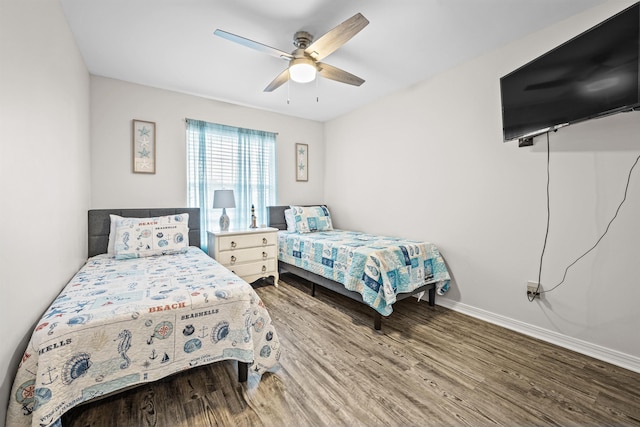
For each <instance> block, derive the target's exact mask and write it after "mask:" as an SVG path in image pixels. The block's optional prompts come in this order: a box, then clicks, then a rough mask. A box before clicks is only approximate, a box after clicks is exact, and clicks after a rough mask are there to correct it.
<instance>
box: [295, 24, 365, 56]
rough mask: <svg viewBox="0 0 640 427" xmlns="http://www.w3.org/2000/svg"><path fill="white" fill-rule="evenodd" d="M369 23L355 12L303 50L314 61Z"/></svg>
mask: <svg viewBox="0 0 640 427" xmlns="http://www.w3.org/2000/svg"><path fill="white" fill-rule="evenodd" d="M368 24H369V21H368V20H367V18H365V17H364V16H362V14H360V13H356V14H355V15H353V16H352V17H351V18H349V19H347V20H346V21H344V22H343V23H342V24H340V25H338V26H337V27H335V28H334V29H332V30H329V31H328V32H327V33H325V34H324V35H323V36H322V37H320V38H319V39H318V40H316V41H315V42H313V43H311V45H310V46H309V47H307V48H306V49H305V50H304V51H305V53H307V54H308V55H310V56H311V57H312V58H313V59H315V60H316V61H319V60H321V59H322V58H325V57H327V56H329V55H331V54H332V53H333V52H334V51H335V50H336V49H338V48H339V47H340V46H342V45H343V44H345V43H346V42H348V41H349V40H351V38H352V37H353V36H355V35H356V34H358V33H359V32H360V30H362V29H363V28H364V27H366V26H367V25H368Z"/></svg>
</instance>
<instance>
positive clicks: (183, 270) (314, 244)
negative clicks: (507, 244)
mask: <svg viewBox="0 0 640 427" xmlns="http://www.w3.org/2000/svg"><path fill="white" fill-rule="evenodd" d="M268 222H269V226H271V227H275V228H278V229H279V230H281V231H279V233H278V235H279V236H278V242H279V249H278V251H279V253H278V258H279V266H280V268H281V269H282V270H286V271H289V272H291V273H293V274H296V275H298V276H301V277H303V278H305V279H307V280H309V281H311V282H312V284H313V285H312V293H315V286H316V285H320V286H323V287H326V288H329V289H331V290H333V291H335V292H338V293H340V294H342V295H346V296H348V297H350V298H353V299H355V300H358V301H360V302H362V303H364V304H367V305H368V306H370V307H372V309H373V310H374V314H375V318H374V327H375V329H377V330H379V329H380V328H381V319H382V316H388V315H389V314H391V312H392V311H393V309H392V304H393V303H395V302H396V301H399V300H401V299H404V298H407V297H410V296H412V295H420V296H421V295H422V294H423V293H425V292H428V294H429V304H430V305H434V303H435V296H436V294H443V293H444V292H446V290H447V289H448V287H449V280H450V278H449V274H448V272H447V269H446V266H445V264H444V261H443V259H442V256H441V255H440V253H439V251H438V249H437V248H436V247H435V245H433V244H431V243H427V242H418V241H413V240H406V239H398V238H391V237H383V236H375V235H371V234H365V233H356V232H349V231H343V230H334V229H333V226H332V221H331V216H330V214H329V211H328V209H327V208H326V206H322V205H318V206H311V207H310V206H305V207H303V206H271V207H269V209H268ZM88 225H89V233H88V234H89V242H88V256H89V258H88V260H87V262H86V264H85V265H84V266H83V267H82V268H81V269H80V271H78V273H77V274H76V275H75V276H74V277H73V278H72V279H71V280H70V281H69V283H68V284H67V285H66V287H65V288H64V289H63V290H62V292H61V293H60V294H59V295H58V297H57V298H56V299H55V300H54V301H53V302H52V304H51V305H50V307H49V308H48V309H47V310H46V312H45V313H44V315H43V316H42V318H41V319H40V321H39V322H38V323H37V326H36V327H35V330H34V331H33V334H32V336H31V340H30V341H29V344H28V345H27V349H26V351H25V353H24V355H23V358H22V361H21V363H20V366H19V368H18V372H17V374H16V377H15V380H14V384H13V389H12V392H11V396H10V401H9V407H8V411H7V425H9V426H23V425H24V426H28V425H39V426H43V427H47V426H50V425H55V426H59V425H61V421H60V420H61V417H62V415H63V414H64V413H65V412H67V411H68V410H69V409H71V408H73V407H75V406H77V405H80V404H81V403H83V402H86V401H88V400H91V399H94V398H98V397H103V396H105V395H108V394H112V393H116V392H118V391H121V390H123V389H126V388H130V387H133V386H136V385H139V384H142V383H146V382H151V381H155V380H158V379H161V378H164V377H166V376H168V375H171V374H174V373H176V372H179V371H183V370H186V369H189V368H192V367H195V366H199V365H203V364H208V363H213V362H216V361H220V360H237V361H238V379H239V381H240V382H243V381H246V379H247V373H248V369H251V370H252V371H254V372H257V373H259V374H261V373H264V372H266V371H267V370H268V369H270V368H272V367H273V366H275V365H276V364H277V363H278V361H279V359H280V354H281V348H280V343H279V339H278V336H277V334H276V331H275V330H274V327H273V325H272V322H271V318H270V316H269V313H268V312H267V310H266V308H265V307H264V305H263V304H262V301H261V300H260V297H259V296H258V295H257V294H256V292H255V291H254V290H253V288H252V287H251V286H250V285H249V284H247V283H246V282H245V281H244V280H242V279H241V278H239V277H238V276H236V275H235V274H233V273H232V272H230V271H229V270H227V269H226V268H224V267H223V266H222V265H221V264H219V263H217V262H216V261H214V260H213V259H211V258H209V257H208V256H207V255H206V254H205V253H204V252H203V251H202V250H201V249H200V211H199V209H197V208H176V209H173V208H171V209H128V210H120V209H111V210H108V209H101V210H91V211H89V217H88Z"/></svg>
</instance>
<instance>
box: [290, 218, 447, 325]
mask: <svg viewBox="0 0 640 427" xmlns="http://www.w3.org/2000/svg"><path fill="white" fill-rule="evenodd" d="M278 240H279V242H278V243H279V247H278V251H279V252H278V259H279V260H280V261H282V262H285V263H288V264H292V265H295V266H296V267H300V268H303V269H305V270H307V271H310V272H312V273H315V274H318V275H320V276H323V277H325V278H327V279H331V280H333V281H336V282H339V283H341V284H343V285H344V286H345V288H346V289H348V290H350V291H355V292H358V293H360V294H361V295H362V299H363V301H364V302H365V303H367V304H368V305H370V306H371V307H373V308H374V309H376V310H377V311H378V312H379V313H380V314H382V315H384V316H388V315H389V314H391V312H392V311H393V309H392V307H391V305H392V304H393V303H394V302H395V301H396V295H397V294H398V293H409V292H412V291H414V290H415V289H417V288H418V287H420V286H423V285H425V284H429V283H435V285H436V292H437V293H438V294H439V295H442V294H444V293H445V292H446V291H447V290H448V289H449V281H450V277H449V272H448V271H447V268H446V266H445V264H444V260H443V259H442V256H441V255H440V252H439V251H438V248H437V247H436V246H435V245H434V244H432V243H427V242H418V241H413V240H405V239H399V238H394V237H384V236H376V235H372V234H365V233H359V232H355V231H343V230H333V231H319V232H314V233H297V232H289V231H280V232H278Z"/></svg>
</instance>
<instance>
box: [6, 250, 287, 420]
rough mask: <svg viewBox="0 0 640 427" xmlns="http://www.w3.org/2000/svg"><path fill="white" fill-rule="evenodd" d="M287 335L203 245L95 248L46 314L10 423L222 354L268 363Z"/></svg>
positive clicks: (56, 415)
mask: <svg viewBox="0 0 640 427" xmlns="http://www.w3.org/2000/svg"><path fill="white" fill-rule="evenodd" d="M279 358H280V344H279V341H278V337H277V334H276V331H275V330H274V328H273V325H272V323H271V318H270V317H269V314H268V313H267V310H266V309H265V307H264V305H263V304H262V301H261V300H260V298H259V297H258V295H257V294H256V293H255V291H254V290H253V288H251V286H250V285H249V284H247V283H246V282H245V281H243V280H242V279H240V278H239V277H237V276H236V275H234V274H233V273H231V272H230V271H228V270H227V269H226V268H224V267H222V266H221V265H220V264H218V263H217V262H215V261H214V260H212V259H211V258H209V257H208V256H207V255H206V254H205V253H204V252H202V251H201V250H200V249H198V248H193V247H191V248H189V250H188V251H187V252H186V253H184V254H176V255H165V256H154V257H148V258H139V259H130V260H115V259H113V258H109V257H107V255H98V256H96V257H92V258H90V259H89V260H88V261H87V263H86V264H85V265H84V266H83V267H82V268H81V269H80V271H79V272H78V273H77V274H76V275H75V276H74V277H73V279H72V280H71V281H70V282H69V284H68V285H67V286H66V287H65V288H64V289H63V291H62V292H61V293H60V295H59V296H58V297H57V298H56V299H55V301H53V303H52V304H51V306H50V307H49V308H48V309H47V311H46V312H45V314H44V316H43V317H42V319H41V320H40V321H39V322H38V324H37V326H36V328H35V331H34V332H33V335H32V337H31V340H30V342H29V344H28V346H27V349H26V351H25V353H24V356H23V358H22V362H21V363H20V367H19V369H18V372H17V375H16V378H15V381H14V384H13V389H12V391H11V396H10V402H9V408H8V413H7V426H23V425H24V426H28V425H33V426H49V425H51V424H54V423H57V422H58V421H59V420H60V417H61V415H62V414H64V413H65V412H66V411H67V410H69V409H70V408H72V407H74V406H77V405H79V404H80V403H82V402H84V401H87V400H89V399H92V398H93V397H96V396H100V395H103V394H106V393H111V392H113V391H116V390H119V389H122V388H125V387H129V386H132V385H135V384H139V383H144V382H149V381H154V380H157V379H160V378H163V377H165V376H167V375H170V374H173V373H175V372H178V371H182V370H185V369H188V368H191V367H194V366H198V365H202V364H207V363H211V362H214V361H217V360H223V359H235V360H239V361H243V362H251V363H252V366H251V368H250V369H251V370H253V371H255V372H258V373H263V372H265V371H266V370H267V369H269V368H271V367H273V366H274V365H275V364H276V363H277V361H278V360H279Z"/></svg>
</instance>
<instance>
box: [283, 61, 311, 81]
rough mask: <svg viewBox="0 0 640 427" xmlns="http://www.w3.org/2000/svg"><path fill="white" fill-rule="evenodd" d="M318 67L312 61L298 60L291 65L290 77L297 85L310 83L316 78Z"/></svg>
mask: <svg viewBox="0 0 640 427" xmlns="http://www.w3.org/2000/svg"><path fill="white" fill-rule="evenodd" d="M316 71H317V70H316V65H315V63H314V62H313V60H312V59H309V58H296V59H292V60H291V62H290V63H289V77H290V78H291V80H293V81H294V82H297V83H309V82H312V81H313V80H315V78H316Z"/></svg>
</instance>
